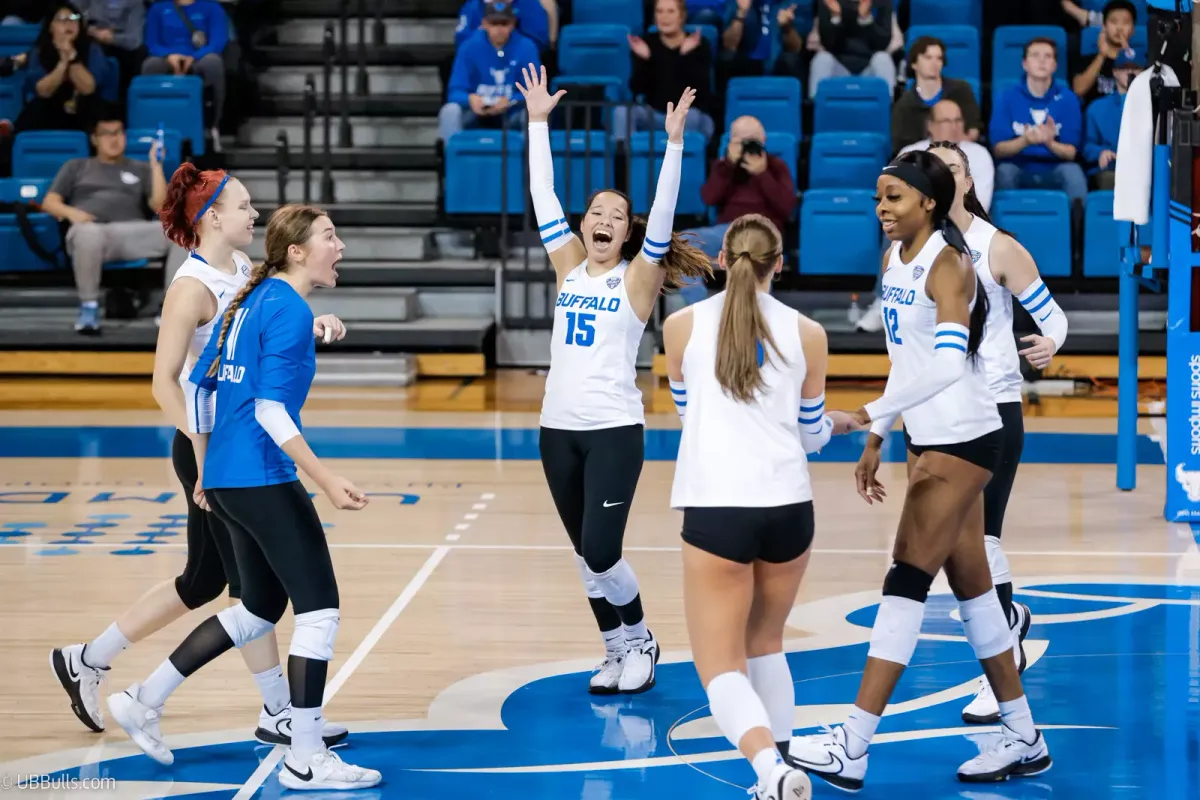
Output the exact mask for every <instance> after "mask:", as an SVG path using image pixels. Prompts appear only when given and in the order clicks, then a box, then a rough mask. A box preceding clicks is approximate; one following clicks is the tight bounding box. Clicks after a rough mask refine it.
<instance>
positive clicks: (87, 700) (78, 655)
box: [50, 644, 108, 733]
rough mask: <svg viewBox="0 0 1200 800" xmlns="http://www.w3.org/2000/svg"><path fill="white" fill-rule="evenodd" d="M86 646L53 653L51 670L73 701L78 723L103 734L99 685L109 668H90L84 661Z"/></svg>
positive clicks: (74, 645) (51, 653)
mask: <svg viewBox="0 0 1200 800" xmlns="http://www.w3.org/2000/svg"><path fill="white" fill-rule="evenodd" d="M85 647H86V645H82V644H72V645H67V646H66V647H62V648H58V649H55V650H52V651H50V669H51V670H53V671H54V675H55V677H56V678H58V682H59V683H60V684H62V688H63V690H64V691H65V692H66V693H67V697H69V698H70V699H71V710H72V711H74V712H75V716H77V717H79V721H80V722H82V723H83V724H84V725H86V726H88V728H89V729H90V730H93V731H95V732H96V733H102V732H103V731H104V711H103V709H102V708H101V706H100V684H101V683H103V682H104V673H105V672H108V670H107V669H103V670H101V669H97V668H96V667H89V666H88V665H87V664H86V663H84V660H83V651H84V648H85Z"/></svg>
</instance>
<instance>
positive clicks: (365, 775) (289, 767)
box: [279, 747, 383, 791]
mask: <svg viewBox="0 0 1200 800" xmlns="http://www.w3.org/2000/svg"><path fill="white" fill-rule="evenodd" d="M381 780H383V776H382V775H380V774H379V773H378V772H377V771H376V770H373V769H366V768H365V767H356V766H354V765H353V764H347V763H346V762H345V761H342V759H341V757H340V756H339V755H338V754H337V753H335V752H333V751H332V750H320V751H318V752H317V753H316V755H314V756H313V757H312V758H310V759H309V760H308V763H307V764H301V763H300V762H299V761H297V760H296V757H295V756H294V755H293V754H292V749H291V748H290V747H289V748H288V751H287V753H286V754H285V755H284V756H283V768H282V769H280V770H279V783H280V785H282V786H283V787H284V788H285V789H295V790H300V791H318V790H322V789H335V790H337V789H340V790H343V791H345V790H348V789H369V788H371V787H372V786H374V785H376V784H377V783H379V782H380V781H381Z"/></svg>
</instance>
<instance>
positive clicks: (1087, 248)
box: [1083, 192, 1121, 278]
mask: <svg viewBox="0 0 1200 800" xmlns="http://www.w3.org/2000/svg"><path fill="white" fill-rule="evenodd" d="M1119 227H1120V226H1119V224H1118V223H1117V222H1116V220H1114V219H1113V193H1112V192H1091V193H1089V194H1088V198H1087V204H1086V205H1085V206H1084V212H1083V275H1084V277H1086V278H1115V277H1117V276H1118V275H1119V274H1120V273H1121V265H1120V263H1119V262H1118V260H1117V247H1118V240H1117V238H1118V235H1117V232H1118V229H1119Z"/></svg>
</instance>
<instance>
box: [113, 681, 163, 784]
mask: <svg viewBox="0 0 1200 800" xmlns="http://www.w3.org/2000/svg"><path fill="white" fill-rule="evenodd" d="M141 688H142V687H141V685H140V684H136V683H135V684H133V685H132V686H130V687H129V688H128V689H126V690H125V691H123V692H119V693H117V694H110V695H109V696H108V711H109V713H110V714H112V716H113V719H115V720H116V721H117V723H118V724H119V725H120V726H121V727H122V728H124V729H125V732H126V733H128V734H129V738H130V739H133V743H134V744H136V745H137V746H138V747H140V748H142V752H143V753H145V754H146V755H148V756H150V757H151V758H153V759H154V760H155V761H157V762H158V763H160V764H165V765H166V766H170V765H171V764H173V763H175V755H174V753H172V752H171V751H170V750H169V749H168V748H167V745H166V744H165V743H164V742H163V735H162V731H161V730H159V727H158V722H159V720H160V719H162V708H161V707H160V708H151V707H150V706H148V705H146V704H145V703H143V702H142V701H141V700H138V692H139V691H141Z"/></svg>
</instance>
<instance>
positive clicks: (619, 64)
mask: <svg viewBox="0 0 1200 800" xmlns="http://www.w3.org/2000/svg"><path fill="white" fill-rule="evenodd" d="M628 36H629V29H628V28H627V27H625V26H624V25H564V26H563V29H562V31H561V32H560V33H559V37H558V70H559V75H560V76H563V77H566V76H570V75H611V76H612V77H614V78H620V79H621V80H622V81H623V82H625V83H628V82H629V77H630V75H631V74H632V72H633V62H632V61H631V58H632V55H631V54H630V52H629V39H628V38H627V37H628Z"/></svg>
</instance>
